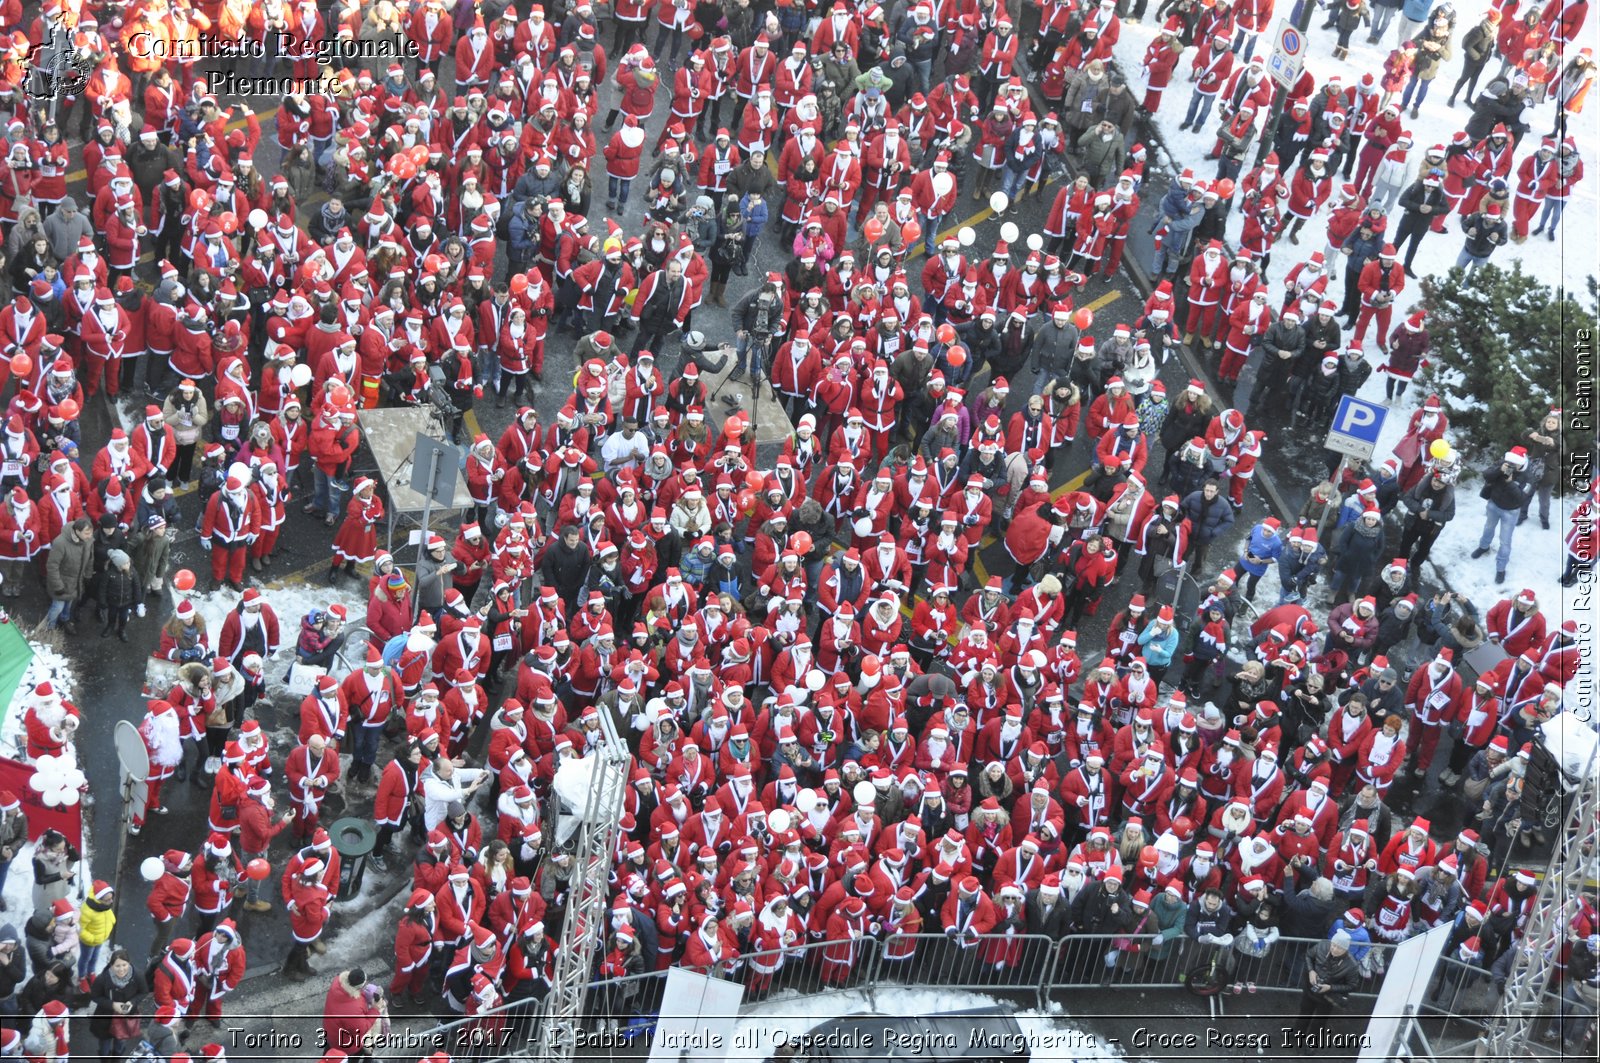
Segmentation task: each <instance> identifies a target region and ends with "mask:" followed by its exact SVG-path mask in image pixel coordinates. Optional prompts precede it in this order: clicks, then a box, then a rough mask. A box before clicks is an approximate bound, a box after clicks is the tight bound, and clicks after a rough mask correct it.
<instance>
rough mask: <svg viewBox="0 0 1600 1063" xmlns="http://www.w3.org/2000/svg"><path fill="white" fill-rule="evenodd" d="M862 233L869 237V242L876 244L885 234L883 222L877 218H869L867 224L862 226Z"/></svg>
mask: <svg viewBox="0 0 1600 1063" xmlns="http://www.w3.org/2000/svg"><path fill="white" fill-rule="evenodd" d="M861 235H863V236H865V237H866V238H867V243H869V244H875V243H877V242H878V238H879V237H880V236H882V235H883V222H881V221H879V220H878V219H877V218H868V219H867V221H866V224H864V225H862V226H861Z"/></svg>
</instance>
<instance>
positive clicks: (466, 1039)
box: [376, 931, 1559, 1063]
mask: <svg viewBox="0 0 1600 1063" xmlns="http://www.w3.org/2000/svg"><path fill="white" fill-rule="evenodd" d="M1153 939H1154V932H1153V931H1147V932H1145V933H1143V934H1139V935H1121V934H1105V935H1098V934H1076V935H1071V936H1069V937H1066V938H1063V939H1060V940H1057V939H1055V938H1051V937H1048V936H1045V935H1041V934H1017V935H998V934H990V935H985V936H982V937H979V938H976V939H974V940H971V941H970V942H958V941H956V940H954V939H953V938H952V937H951V936H949V935H946V934H932V933H930V934H914V935H899V936H896V937H895V938H891V939H888V940H880V939H878V938H873V937H863V938H859V939H856V940H855V941H853V942H849V941H845V942H838V941H813V942H806V943H803V944H801V945H798V946H795V947H793V948H789V949H781V950H773V951H770V952H761V953H755V954H748V955H744V956H741V957H739V958H738V959H737V961H735V962H734V963H733V965H732V967H731V969H724V970H722V971H719V972H718V974H719V976H720V977H724V978H728V979H730V980H732V981H737V982H740V983H742V984H743V985H744V986H745V998H744V1005H743V1010H744V1011H751V1010H753V1009H756V1008H759V1007H761V1006H762V1005H763V1004H766V1003H770V1002H778V1001H781V1000H783V999H784V998H787V997H805V998H808V999H812V998H816V997H820V996H825V995H829V994H834V993H840V992H850V991H859V992H861V993H864V994H866V996H867V997H868V1000H869V1001H871V1000H872V997H873V994H874V993H875V991H876V990H878V989H888V988H899V987H904V988H929V989H932V988H938V989H948V990H958V991H966V992H973V993H985V994H989V995H991V996H996V997H1001V998H1004V999H1007V1000H1010V1001H1012V1002H1013V1003H1016V1004H1018V1005H1019V1006H1022V1007H1031V1008H1038V1009H1041V1010H1043V1009H1045V1008H1046V1007H1047V1006H1048V1005H1049V1004H1050V1003H1051V1002H1052V1001H1053V1000H1056V999H1058V998H1060V999H1062V1000H1063V1002H1064V1000H1065V998H1066V997H1067V996H1068V995H1069V994H1071V993H1073V992H1074V991H1078V990H1084V989H1107V988H1112V989H1114V988H1115V987H1117V986H1129V987H1132V986H1137V987H1138V988H1139V989H1140V990H1169V991H1175V992H1176V991H1182V990H1184V989H1185V988H1186V987H1188V984H1189V980H1190V978H1191V977H1196V976H1197V973H1198V975H1199V976H1204V977H1207V978H1209V979H1210V980H1211V982H1212V983H1213V984H1215V983H1216V982H1218V981H1220V982H1221V986H1220V989H1218V993H1219V995H1222V996H1224V997H1226V996H1227V995H1229V992H1230V988H1231V986H1232V984H1234V983H1238V984H1241V985H1244V984H1248V985H1250V986H1252V987H1253V991H1254V992H1256V993H1277V994H1285V993H1287V994H1298V993H1299V992H1300V990H1301V987H1302V985H1303V983H1304V978H1305V975H1304V971H1305V955H1306V952H1307V951H1308V950H1309V949H1310V948H1311V946H1312V945H1314V944H1317V942H1318V941H1319V940H1320V939H1313V938H1280V939H1279V940H1278V941H1277V942H1275V943H1274V944H1273V946H1272V947H1271V948H1270V949H1269V950H1268V951H1267V952H1266V953H1265V954H1264V955H1263V956H1261V957H1251V956H1245V955H1243V954H1242V953H1238V952H1236V951H1235V950H1233V949H1232V948H1231V947H1221V946H1211V945H1202V944H1200V943H1199V942H1197V941H1192V940H1190V939H1188V938H1187V937H1184V936H1181V935H1180V936H1178V937H1176V938H1171V939H1168V940H1165V941H1162V942H1159V943H1158V942H1156V941H1155V940H1153ZM1371 948H1372V949H1373V950H1374V952H1375V954H1376V957H1384V956H1387V954H1388V953H1389V952H1390V951H1392V949H1393V946H1392V945H1386V944H1374V945H1372V946H1371ZM1219 952H1220V955H1219ZM1213 960H1216V961H1217V966H1216V967H1215V968H1213V967H1212V961H1213ZM752 961H756V962H754V963H752ZM829 961H840V962H829ZM760 966H776V967H777V970H776V971H775V972H773V973H771V974H770V975H769V974H768V973H767V972H765V971H762V970H758V967H760ZM1386 967H1387V964H1386V963H1384V962H1382V961H1381V959H1380V961H1379V962H1378V963H1376V964H1373V965H1371V973H1370V974H1368V975H1365V976H1363V978H1362V982H1361V984H1360V985H1359V986H1358V987H1357V989H1356V990H1355V991H1354V992H1352V993H1351V994H1350V1000H1351V1005H1352V1007H1351V1010H1352V1011H1359V1010H1360V1009H1361V1007H1362V1006H1363V1005H1365V1006H1367V1007H1370V1006H1371V1003H1372V1002H1373V1001H1374V1000H1375V999H1376V996H1377V988H1378V985H1379V983H1380V982H1381V981H1382V978H1383V973H1382V972H1383V970H1384V969H1385V968H1386ZM1488 979H1489V975H1488V972H1486V971H1483V970H1482V969H1481V968H1474V967H1469V966H1467V965H1465V964H1461V963H1459V962H1457V961H1454V960H1450V959H1446V960H1445V961H1444V962H1443V963H1442V964H1441V966H1440V968H1439V970H1438V971H1436V972H1435V974H1434V983H1435V984H1434V986H1433V988H1432V991H1431V994H1430V996H1429V997H1428V998H1427V999H1426V1000H1425V1002H1424V1004H1423V1008H1422V1010H1423V1012H1424V1014H1425V1015H1427V1016H1428V1017H1430V1018H1435V1017H1438V1018H1444V1019H1446V1020H1447V1021H1451V1022H1457V1023H1465V1024H1467V1025H1466V1026H1463V1027H1462V1030H1463V1031H1464V1032H1465V1033H1466V1035H1467V1036H1471V1030H1472V1029H1477V1028H1481V1021H1482V1019H1483V1018H1484V1017H1485V1016H1486V1015H1487V1013H1488V1012H1489V1011H1491V1010H1492V1008H1493V1006H1494V1004H1495V1002H1496V1001H1495V997H1494V994H1493V992H1492V989H1490V987H1489V986H1488V984H1487V983H1488ZM665 981H666V972H665V971H648V972H645V973H643V974H638V975H630V976H628V977H626V978H615V979H597V980H595V981H593V982H591V983H590V984H589V994H590V995H589V998H588V1005H587V1010H588V1013H589V1015H590V1016H591V1025H592V1027H593V1029H594V1030H596V1031H598V1030H601V1029H603V1028H604V1029H607V1030H608V1031H610V1030H614V1032H617V1033H620V1034H622V1035H625V1036H629V1037H639V1036H642V1035H644V1034H646V1033H647V1032H648V1031H650V1030H652V1029H653V1028H654V1023H655V1015H656V1014H657V1013H658V1012H659V1011H660V1010H661V1009H662V1006H663V1004H664V1003H665V1004H666V1006H667V1007H668V1008H669V1009H670V1007H671V1002H670V1001H665V1002H664V1001H663V1000H662V995H663V987H664V985H665ZM1546 998H1547V999H1546V1003H1547V1007H1548V1008H1549V1009H1551V1010H1552V1011H1553V1009H1554V1008H1556V1007H1557V1006H1558V1005H1559V1001H1558V999H1557V997H1556V995H1554V994H1549V993H1547V994H1546ZM538 1010H539V1004H538V1002H536V1001H535V1002H528V1001H522V1002H511V1003H507V1004H504V1005H502V1006H501V1007H499V1008H497V1009H495V1011H493V1012H490V1013H487V1015H486V1016H479V1017H476V1018H473V1019H457V1020H455V1021H452V1022H448V1023H443V1024H439V1025H435V1026H431V1027H429V1028H427V1029H424V1030H421V1031H418V1032H415V1033H409V1032H408V1033H404V1034H403V1035H397V1036H403V1037H404V1038H405V1042H404V1046H403V1051H401V1052H397V1053H396V1058H400V1057H401V1056H402V1055H403V1053H404V1051H412V1050H417V1051H418V1053H419V1054H421V1052H422V1049H424V1048H427V1050H428V1051H438V1050H441V1049H442V1050H447V1051H451V1052H452V1053H454V1058H455V1059H457V1060H458V1061H471V1063H500V1061H502V1060H515V1059H526V1058H529V1057H528V1051H529V1050H530V1049H531V1045H529V1044H528V1043H527V1038H528V1036H529V1035H530V1034H531V1032H532V1030H533V1028H534V1027H533V1024H534V1023H535V1022H536V1021H537V1012H538ZM399 1021H402V1022H403V1021H404V1016H401V1017H400V1020H399ZM1473 1024H1476V1025H1475V1026H1474V1025H1473ZM484 1026H489V1027H491V1028H492V1031H491V1032H489V1033H486V1034H484V1035H483V1036H482V1037H481V1038H480V1039H478V1040H477V1041H474V1040H473V1039H472V1038H471V1037H470V1036H465V1034H464V1032H466V1033H470V1031H472V1030H473V1029H475V1028H481V1027H484ZM1469 1027H1470V1029H1469ZM428 1046H431V1047H428ZM376 1054H377V1055H379V1056H380V1057H381V1056H382V1055H383V1053H382V1052H381V1051H380V1052H378V1053H376ZM412 1058H415V1057H412Z"/></svg>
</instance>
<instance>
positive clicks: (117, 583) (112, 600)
mask: <svg viewBox="0 0 1600 1063" xmlns="http://www.w3.org/2000/svg"><path fill="white" fill-rule="evenodd" d="M138 602H139V577H138V576H137V575H135V574H134V571H133V569H132V568H131V567H129V568H127V569H120V568H118V567H117V566H115V565H108V566H107V567H106V570H105V572H104V574H102V575H101V577H100V604H101V605H102V606H104V607H105V608H107V609H127V608H131V607H132V606H134V605H137V604H138Z"/></svg>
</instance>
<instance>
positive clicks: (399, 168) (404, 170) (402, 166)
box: [389, 155, 417, 181]
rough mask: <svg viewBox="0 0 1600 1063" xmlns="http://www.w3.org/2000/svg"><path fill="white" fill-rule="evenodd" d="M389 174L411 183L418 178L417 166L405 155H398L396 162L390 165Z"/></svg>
mask: <svg viewBox="0 0 1600 1063" xmlns="http://www.w3.org/2000/svg"><path fill="white" fill-rule="evenodd" d="M389 172H390V173H392V174H394V175H395V176H396V177H398V178H400V180H402V181H409V180H411V179H412V178H413V177H415V176H417V164H416V163H414V162H412V161H411V160H410V159H408V158H406V157H405V156H404V155H396V156H395V158H394V160H393V161H392V162H390V163H389Z"/></svg>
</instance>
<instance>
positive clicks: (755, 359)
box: [733, 332, 771, 376]
mask: <svg viewBox="0 0 1600 1063" xmlns="http://www.w3.org/2000/svg"><path fill="white" fill-rule="evenodd" d="M770 346H771V341H770V340H766V341H762V340H758V339H756V337H755V336H754V335H753V334H752V333H749V332H746V333H744V334H743V335H741V336H736V337H734V341H733V363H734V365H735V366H737V367H738V368H740V369H742V370H744V371H745V372H746V373H748V374H749V375H751V376H754V375H755V374H756V373H757V372H766V369H767V350H768V348H769V347H770Z"/></svg>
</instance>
